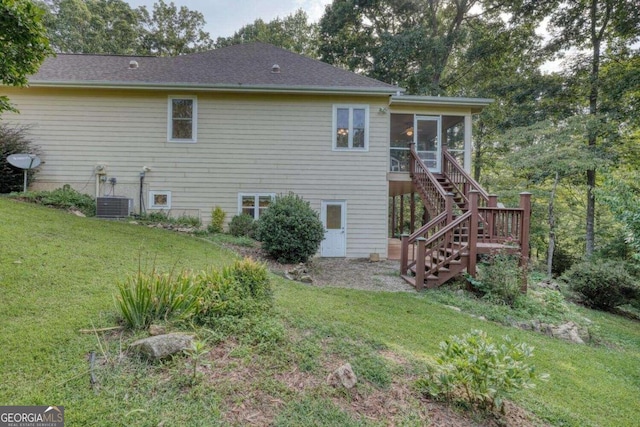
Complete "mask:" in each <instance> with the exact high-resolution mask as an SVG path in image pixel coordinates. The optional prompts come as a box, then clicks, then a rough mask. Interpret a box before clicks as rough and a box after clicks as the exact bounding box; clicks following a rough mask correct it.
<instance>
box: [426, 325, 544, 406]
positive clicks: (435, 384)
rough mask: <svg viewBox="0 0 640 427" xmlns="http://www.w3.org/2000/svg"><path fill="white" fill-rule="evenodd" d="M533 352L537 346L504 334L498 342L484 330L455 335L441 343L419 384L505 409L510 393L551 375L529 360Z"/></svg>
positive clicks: (442, 393) (432, 393) (439, 394)
mask: <svg viewBox="0 0 640 427" xmlns="http://www.w3.org/2000/svg"><path fill="white" fill-rule="evenodd" d="M532 355H533V347H530V346H528V345H527V344H525V343H520V344H516V343H514V342H512V341H511V339H510V338H509V337H504V343H503V344H501V345H499V346H498V345H496V344H494V342H493V340H492V339H490V338H489V337H488V336H487V334H486V333H485V332H484V331H480V330H474V331H472V332H470V333H468V334H465V335H463V336H462V337H458V336H452V337H450V338H449V339H447V340H445V341H443V342H441V343H440V353H439V354H438V356H437V358H436V364H435V365H434V366H431V367H430V368H429V372H428V376H427V377H426V378H423V379H421V380H419V381H418V387H419V389H420V390H421V391H423V392H425V393H427V394H428V395H430V396H432V397H436V398H440V397H444V398H445V399H447V400H452V399H453V398H454V397H456V396H462V397H463V398H464V399H465V400H467V401H468V402H470V403H472V404H477V405H479V406H480V407H482V408H485V409H490V410H494V409H497V410H500V411H501V412H504V406H503V405H504V399H505V397H506V396H508V395H509V394H511V393H513V392H514V391H517V390H521V389H527V388H532V387H534V386H535V384H534V382H533V381H534V380H538V379H546V378H547V375H545V374H538V373H537V372H536V370H535V368H534V366H533V365H529V364H528V363H527V359H529V358H531V357H532Z"/></svg>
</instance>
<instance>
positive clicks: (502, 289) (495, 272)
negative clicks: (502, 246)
mask: <svg viewBox="0 0 640 427" xmlns="http://www.w3.org/2000/svg"><path fill="white" fill-rule="evenodd" d="M522 274H523V273H522V271H521V269H520V267H519V266H518V258H517V256H515V255H510V254H507V253H497V254H495V255H492V256H490V257H489V259H488V260H487V261H486V262H483V263H481V264H479V265H478V277H477V278H476V279H473V278H471V277H469V278H468V279H469V281H470V283H471V285H472V286H473V287H474V288H475V289H476V290H478V291H480V292H481V293H482V295H483V296H484V297H485V298H487V299H489V300H491V301H494V302H499V303H502V304H506V305H509V306H513V305H514V304H515V302H516V300H517V299H518V297H520V295H521V291H520V288H521V284H522V283H521V280H522Z"/></svg>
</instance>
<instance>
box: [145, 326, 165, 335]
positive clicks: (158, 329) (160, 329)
mask: <svg viewBox="0 0 640 427" xmlns="http://www.w3.org/2000/svg"><path fill="white" fill-rule="evenodd" d="M166 333H167V328H165V327H164V326H161V325H149V335H151V336H152V337H155V336H157V335H164V334H166Z"/></svg>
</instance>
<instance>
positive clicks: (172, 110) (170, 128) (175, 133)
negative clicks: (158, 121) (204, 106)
mask: <svg viewBox="0 0 640 427" xmlns="http://www.w3.org/2000/svg"><path fill="white" fill-rule="evenodd" d="M197 122H198V98H196V97H195V96H170V97H169V114H168V124H167V140H168V141H170V142H196V139H197V129H198V127H197Z"/></svg>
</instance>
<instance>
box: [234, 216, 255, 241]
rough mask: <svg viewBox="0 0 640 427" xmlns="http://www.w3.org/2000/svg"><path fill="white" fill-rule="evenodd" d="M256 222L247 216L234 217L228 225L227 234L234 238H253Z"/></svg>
mask: <svg viewBox="0 0 640 427" xmlns="http://www.w3.org/2000/svg"><path fill="white" fill-rule="evenodd" d="M256 227H257V224H256V221H255V220H254V219H253V217H252V216H250V215H247V214H241V215H236V216H234V217H233V218H231V222H230V223H229V234H231V235H232V236H236V237H250V238H254V237H255V234H256Z"/></svg>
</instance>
